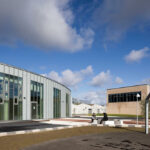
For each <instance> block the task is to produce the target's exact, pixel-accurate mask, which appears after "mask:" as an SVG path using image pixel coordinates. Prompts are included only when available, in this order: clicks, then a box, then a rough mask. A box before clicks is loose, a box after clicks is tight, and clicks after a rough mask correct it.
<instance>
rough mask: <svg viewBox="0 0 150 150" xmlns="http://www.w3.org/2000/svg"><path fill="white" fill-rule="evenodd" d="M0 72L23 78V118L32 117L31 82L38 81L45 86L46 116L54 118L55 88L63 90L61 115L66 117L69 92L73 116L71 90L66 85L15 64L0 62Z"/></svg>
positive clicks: (46, 117) (28, 118)
mask: <svg viewBox="0 0 150 150" xmlns="http://www.w3.org/2000/svg"><path fill="white" fill-rule="evenodd" d="M0 72H1V73H5V74H10V75H14V76H18V77H21V78H22V79H23V97H22V99H23V120H30V119H31V102H30V97H31V96H30V93H31V92H30V83H31V80H32V81H36V82H39V83H43V86H44V101H43V103H44V104H43V105H44V108H43V110H44V118H43V119H50V118H53V88H57V89H59V90H61V117H66V93H68V94H69V97H70V99H69V102H70V116H71V103H72V101H71V91H70V90H69V89H68V88H67V87H65V86H64V85H62V84H60V83H58V82H55V81H53V80H51V79H48V78H46V77H44V76H41V75H38V74H35V73H32V72H28V71H26V70H23V69H19V68H16V67H13V66H9V65H6V64H2V63H0Z"/></svg>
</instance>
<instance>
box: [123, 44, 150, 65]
mask: <svg viewBox="0 0 150 150" xmlns="http://www.w3.org/2000/svg"><path fill="white" fill-rule="evenodd" d="M148 51H149V48H148V47H144V48H142V49H139V50H132V51H131V52H130V53H129V54H128V55H126V56H125V60H126V62H138V61H140V60H141V59H143V58H144V57H146V56H148V53H147V52H148Z"/></svg>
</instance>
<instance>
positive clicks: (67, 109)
mask: <svg viewBox="0 0 150 150" xmlns="http://www.w3.org/2000/svg"><path fill="white" fill-rule="evenodd" d="M66 117H69V94H66Z"/></svg>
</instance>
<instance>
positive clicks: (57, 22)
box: [0, 0, 94, 52]
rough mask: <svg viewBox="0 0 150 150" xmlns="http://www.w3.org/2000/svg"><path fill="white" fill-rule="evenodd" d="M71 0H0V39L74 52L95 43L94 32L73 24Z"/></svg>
mask: <svg viewBox="0 0 150 150" xmlns="http://www.w3.org/2000/svg"><path fill="white" fill-rule="evenodd" d="M73 22H74V16H73V13H72V11H71V8H69V0H61V1H60V0H44V1H41V0H12V1H10V0H0V43H1V44H3V43H4V44H5V43H6V44H12V43H17V42H18V41H22V42H23V43H26V44H31V45H34V46H36V47H39V48H42V49H46V50H52V49H54V48H55V49H58V50H64V51H68V52H75V51H78V50H81V49H83V48H86V47H90V46H91V44H92V43H93V36H94V32H93V31H92V30H91V29H90V28H87V29H85V28H82V29H81V31H80V32H77V30H76V29H75V28H73V27H72V25H73Z"/></svg>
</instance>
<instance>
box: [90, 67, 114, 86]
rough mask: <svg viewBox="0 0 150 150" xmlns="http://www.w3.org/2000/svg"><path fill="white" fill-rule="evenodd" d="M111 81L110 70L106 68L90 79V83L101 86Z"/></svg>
mask: <svg viewBox="0 0 150 150" xmlns="http://www.w3.org/2000/svg"><path fill="white" fill-rule="evenodd" d="M111 82H112V77H111V75H110V71H109V70H108V71H106V72H100V73H99V74H98V75H97V76H95V77H94V78H93V79H92V81H91V85H92V86H96V87H101V86H104V85H106V84H109V83H111Z"/></svg>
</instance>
